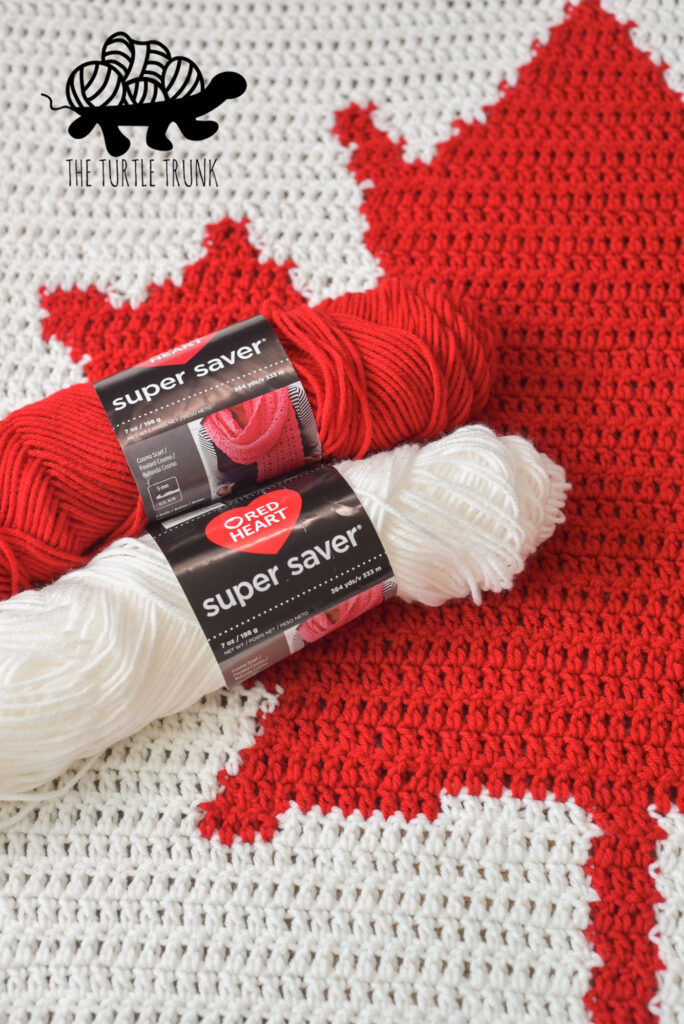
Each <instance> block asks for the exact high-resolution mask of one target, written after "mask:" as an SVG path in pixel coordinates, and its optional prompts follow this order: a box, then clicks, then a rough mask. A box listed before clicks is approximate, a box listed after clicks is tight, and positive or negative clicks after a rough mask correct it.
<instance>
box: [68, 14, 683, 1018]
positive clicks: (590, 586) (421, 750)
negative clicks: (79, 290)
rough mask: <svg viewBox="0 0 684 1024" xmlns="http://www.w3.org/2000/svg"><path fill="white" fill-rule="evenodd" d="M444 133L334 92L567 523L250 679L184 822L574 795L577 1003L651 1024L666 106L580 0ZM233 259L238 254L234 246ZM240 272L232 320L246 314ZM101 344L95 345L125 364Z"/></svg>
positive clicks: (224, 823) (663, 745) (674, 158)
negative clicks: (476, 588)
mask: <svg viewBox="0 0 684 1024" xmlns="http://www.w3.org/2000/svg"><path fill="white" fill-rule="evenodd" d="M456 128H457V134H455V137H454V138H452V139H451V140H450V141H448V142H446V143H444V144H443V145H441V146H440V147H439V151H438V153H437V156H436V157H435V159H434V160H433V161H432V162H431V163H430V164H429V165H425V164H423V163H416V164H412V165H407V164H406V163H404V161H403V160H402V154H401V145H397V146H395V145H393V144H392V143H391V142H390V141H389V140H388V139H387V138H386V136H385V135H383V134H382V133H381V132H379V131H377V130H376V129H375V128H374V126H373V122H372V116H371V111H370V110H361V109H359V108H358V107H352V108H350V109H349V110H347V111H344V112H343V113H342V114H340V116H339V118H338V129H337V130H338V133H339V136H340V139H341V140H342V142H343V143H345V144H348V143H350V142H355V143H356V144H357V146H358V148H357V149H356V150H354V151H353V153H352V154H351V157H350V162H351V167H352V169H353V171H354V173H355V174H356V176H357V177H358V179H359V180H362V179H372V181H373V182H374V185H375V187H374V188H372V189H370V190H369V191H367V192H366V193H365V197H366V201H365V204H364V213H365V215H366V217H367V219H368V222H369V225H370V227H369V231H368V234H367V244H368V246H369V248H370V249H371V251H372V252H373V253H375V254H376V256H377V257H378V259H379V260H380V261H381V263H382V266H383V267H384V269H385V270H386V271H387V272H400V273H403V274H405V275H407V276H408V277H411V278H420V277H422V276H423V275H426V274H438V275H441V276H442V277H444V278H445V279H447V280H452V281H455V282H458V283H460V284H461V285H464V286H465V288H466V289H467V291H468V292H469V294H470V296H471V297H472V298H474V299H475V300H476V301H477V302H480V303H481V304H483V305H484V306H485V307H486V306H489V307H491V308H492V309H493V310H494V311H495V313H496V315H497V316H498V317H499V318H500V320H501V321H502V322H503V324H504V325H505V329H506V337H505V342H504V348H503V353H502V360H501V362H502V367H503V369H502V372H501V374H500V379H499V384H498V387H497V390H496V394H495V395H494V396H493V398H492V400H491V401H490V402H489V405H488V408H487V414H486V418H487V419H488V421H489V422H490V423H491V424H492V425H493V426H494V427H496V428H497V429H498V430H500V431H511V432H522V433H524V434H527V435H528V436H530V437H531V438H532V439H533V440H534V441H535V442H536V443H537V444H538V445H539V446H540V447H541V448H543V449H544V450H545V451H547V452H549V454H551V455H552V456H553V457H555V458H557V459H559V460H560V461H562V462H563V463H564V465H565V466H566V467H567V470H568V475H569V477H570V479H571V481H572V483H573V491H572V493H571V496H570V501H569V505H568V521H567V524H566V526H565V527H564V528H562V529H560V530H559V531H558V532H557V533H556V535H555V537H554V538H553V539H552V540H551V541H550V542H549V543H548V544H547V545H545V547H544V548H543V549H542V551H541V553H540V554H539V556H538V557H537V558H535V559H533V560H532V561H531V563H530V564H529V566H528V571H527V572H526V574H525V575H524V576H523V577H522V578H521V580H520V582H519V584H518V586H517V587H516V589H515V590H514V591H513V592H512V593H510V594H508V595H505V596H500V597H491V596H490V597H488V598H487V599H486V601H485V604H484V606H483V607H482V608H475V607H474V606H472V605H471V604H469V603H467V602H458V603H455V604H454V605H452V606H450V607H448V608H443V609H438V610H433V611H427V610H425V609H418V608H412V607H403V606H401V605H399V604H397V603H393V604H388V605H385V606H382V607H380V608H378V609H375V610H373V611H371V612H369V613H368V615H367V616H365V618H364V619H363V620H357V621H356V622H354V623H351V624H349V625H348V626H347V627H345V629H344V630H342V631H339V632H337V633H335V634H333V635H332V636H331V637H329V638H328V639H325V640H322V641H320V642H319V643H318V644H316V645H315V646H314V647H312V648H311V649H308V650H306V651H303V652H300V653H299V654H298V655H295V656H294V657H293V658H291V659H290V660H288V661H287V662H284V663H281V664H280V665H278V667H277V670H275V671H273V672H272V673H270V674H268V675H267V676H265V677H264V681H265V682H266V683H267V685H269V686H274V685H275V682H276V679H277V681H278V682H279V683H280V684H281V685H282V687H283V691H284V692H283V695H282V697H281V700H280V703H279V706H278V708H277V710H276V711H275V713H274V714H273V715H272V716H271V717H270V718H268V719H266V720H265V721H264V723H263V724H264V732H263V735H261V736H260V737H259V738H258V739H257V741H256V742H255V744H254V746H253V747H251V748H250V749H248V750H246V751H244V754H243V765H242V768H241V770H240V772H239V774H238V775H237V776H235V777H228V776H227V775H226V774H225V773H224V774H223V775H222V776H221V779H220V781H221V783H222V785H223V786H224V792H222V793H221V794H220V795H219V796H218V797H217V798H216V800H215V801H213V802H212V803H211V804H209V805H207V808H206V812H207V813H206V818H205V821H204V823H203V826H202V827H203V831H204V833H205V834H207V835H208V834H210V833H211V832H212V831H213V830H214V829H218V830H219V833H220V835H221V838H222V839H223V840H224V841H225V842H227V843H229V842H231V840H232V839H233V837H234V836H235V835H239V836H241V837H242V838H243V839H245V840H251V839H252V838H253V837H254V836H255V835H256V833H257V832H259V833H261V834H262V835H263V836H264V837H266V838H268V837H270V836H272V835H273V832H274V830H275V828H276V826H277V820H278V815H279V814H281V813H283V812H284V811H286V810H287V808H288V806H289V804H290V802H291V801H296V803H297V804H298V805H299V807H300V808H302V809H303V810H308V809H310V808H311V807H312V806H314V805H315V804H319V805H320V806H321V807H322V809H323V810H324V811H327V810H329V809H330V808H331V807H333V806H338V807H340V808H342V810H343V811H344V812H345V813H347V814H349V813H351V811H353V810H354V809H355V808H360V809H361V810H362V812H363V813H364V814H366V815H369V814H370V813H371V812H372V811H373V810H374V809H376V808H380V809H381V811H382V812H383V813H384V814H386V815H390V814H392V813H393V812H395V811H397V810H400V811H401V812H402V813H403V814H404V815H405V816H406V817H407V818H411V817H413V816H415V815H416V814H418V813H423V814H426V815H428V816H429V817H431V818H434V817H435V816H436V815H437V813H438V811H439V794H440V791H441V790H442V789H446V790H447V792H449V793H453V794H455V793H457V792H458V791H459V789H460V787H461V786H466V787H467V789H468V791H469V792H471V793H475V794H476V793H478V792H479V791H480V790H481V789H482V788H483V787H486V788H487V789H488V790H489V792H490V793H491V794H493V795H495V796H496V795H500V794H501V792H502V789H503V787H504V786H509V787H510V788H511V789H512V791H513V793H514V794H516V795H522V793H523V792H525V791H526V790H530V791H531V792H532V793H533V794H534V795H535V796H537V797H539V798H541V797H543V796H544V794H545V793H547V791H552V792H553V793H554V794H555V795H556V797H557V798H559V799H561V800H566V799H569V798H570V797H572V798H574V799H575V800H576V801H577V802H578V804H580V805H581V806H582V807H583V808H585V809H586V810H587V811H588V812H589V813H591V814H592V816H593V818H594V820H595V821H596V822H597V823H598V825H599V826H600V827H601V828H602V829H603V832H604V835H603V836H601V837H600V838H598V839H597V840H596V841H595V842H594V845H593V854H592V857H591V859H590V861H589V863H588V865H587V870H588V872H589V874H590V876H591V879H592V883H593V885H594V887H595V889H596V890H597V892H598V894H599V896H600V902H599V903H597V904H594V905H593V907H592V921H591V925H590V928H589V930H588V937H589V938H590V940H591V941H592V942H593V944H594V946H595V948H596V949H597V951H598V953H599V954H600V955H601V957H602V958H603V961H604V966H603V967H602V968H599V969H597V970H596V972H595V974H594V979H593V987H592V989H591V991H590V992H589V993H588V994H587V997H586V1003H587V1006H588V1007H589V1008H590V1009H591V1010H592V1011H593V1014H594V1019H595V1020H596V1021H598V1022H608V1021H610V1022H628V1021H629V1022H630V1024H631V1022H634V1021H648V1020H652V1019H653V1018H652V1016H651V1014H650V1012H649V1010H648V1002H649V1000H650V998H651V997H652V995H653V993H654V991H655V976H654V972H655V971H656V969H658V967H659V966H660V964H659V960H658V956H657V950H656V949H655V947H654V946H653V944H652V943H651V942H650V940H649V938H648V933H649V930H650V928H651V927H652V925H653V923H654V914H653V904H654V902H655V901H656V900H657V899H658V894H657V891H656V889H655V886H654V883H653V881H652V879H651V877H650V875H649V874H648V871H647V868H648V866H649V864H651V863H652V861H653V856H654V845H655V841H656V840H657V839H658V838H659V837H660V836H661V835H662V833H661V832H660V830H659V828H658V827H657V826H656V825H655V823H654V821H653V820H652V818H651V817H650V816H649V814H648V806H649V803H650V802H651V801H653V802H655V804H656V805H657V806H658V808H659V809H661V810H666V809H667V808H668V807H669V805H670V802H671V801H675V802H676V803H677V805H678V806H679V807H680V809H684V791H683V788H682V779H683V777H684V775H683V769H684V707H683V705H682V701H681V693H680V685H681V679H682V672H681V638H680V629H679V624H680V617H681V609H682V603H681V598H682V588H681V583H680V581H679V579H678V577H677V572H676V570H675V564H676V559H677V557H678V555H679V554H680V551H681V544H680V538H681V525H682V521H683V519H684V516H683V515H682V508H681V486H680V477H681V468H680V464H679V461H678V458H677V455H678V452H679V451H681V440H682V438H681V423H680V421H679V419H678V418H677V408H678V402H679V401H680V400H681V383H682V374H681V360H680V354H681V348H682V337H683V334H684V331H683V322H682V316H681V309H682V299H683V297H684V296H683V295H682V291H683V285H682V276H681V258H682V239H684V213H683V211H682V205H681V201H680V197H681V195H682V193H683V191H684V189H683V185H684V182H683V181H682V177H683V172H682V151H683V143H682V139H683V138H684V111H683V108H682V103H681V101H680V99H679V98H678V97H676V96H674V95H673V94H672V93H671V92H670V91H669V90H668V89H667V87H666V86H665V84H664V82H663V78H662V72H661V70H659V69H657V68H655V67H654V66H653V64H652V63H651V62H650V61H649V59H648V58H647V57H646V56H645V55H643V54H641V53H639V52H637V51H636V50H635V49H634V47H633V46H632V44H631V42H630V39H629V35H628V31H627V29H626V28H623V27H620V26H619V25H618V24H617V23H616V22H615V21H614V19H613V18H611V17H610V16H608V15H606V14H604V13H603V12H601V11H600V9H599V8H598V5H597V4H596V3H595V2H593V0H591V2H587V3H585V4H583V5H582V6H581V7H580V8H579V9H578V10H576V11H575V12H572V13H570V14H569V16H568V19H567V21H566V22H565V24H563V25H562V26H560V27H559V28H557V29H556V30H555V31H554V32H553V33H552V36H551V40H550V42H549V44H548V46H547V47H546V48H544V49H541V50H540V51H539V53H538V55H537V56H536V58H535V59H534V60H533V61H532V63H531V64H530V65H529V66H528V67H527V68H525V69H523V70H522V71H521V73H520V76H519V82H518V84H517V85H516V87H515V88H514V89H510V90H507V91H506V92H505V94H504V95H503V97H502V99H501V101H500V102H499V104H498V105H497V106H496V107H494V108H493V109H492V110H490V111H489V115H488V119H487V123H486V124H485V125H481V124H475V125H466V124H459V125H457V126H456ZM238 241H239V239H238ZM225 259H226V264H227V267H226V273H231V274H233V273H235V272H236V268H237V267H238V266H241V263H240V261H241V260H244V259H245V253H244V251H243V247H241V245H240V244H235V245H234V247H233V249H232V251H231V252H230V253H229V252H226V254H225ZM247 266H248V269H247V270H246V271H245V275H246V277H248V278H249V279H250V282H251V283H250V288H251V287H252V285H253V287H254V289H255V292H258V289H259V288H261V287H265V288H267V289H269V288H274V289H276V290H280V291H281V292H282V291H285V290H286V289H287V288H289V285H288V284H287V281H286V277H287V275H286V274H285V271H284V270H282V273H281V271H280V269H278V270H276V269H275V268H273V266H271V267H270V268H269V269H268V270H266V271H264V273H265V275H266V279H265V280H264V281H258V280H257V279H256V277H255V272H254V269H253V267H252V266H251V264H248V265H247ZM192 273H193V268H190V270H189V271H188V274H190V275H191V274H192ZM210 284H211V283H210V282H207V281H205V280H202V279H199V280H198V281H197V282H196V283H193V284H192V285H189V286H188V288H187V290H186V291H185V293H184V295H183V296H182V301H183V302H184V303H187V304H188V310H189V311H188V314H187V315H188V316H190V315H192V310H193V309H195V308H201V309H202V310H207V311H210V315H213V310H212V305H211V302H212V300H211V297H210V294H209V293H210ZM250 288H246V289H245V290H244V294H243V295H242V296H240V297H239V298H237V299H236V300H235V303H234V305H233V307H232V308H233V310H235V312H236V313H237V312H240V311H242V312H245V313H249V312H251V311H252V309H253V307H254V302H255V292H252V291H250ZM257 297H258V298H261V297H262V293H258V296H257ZM50 301H51V300H50ZM63 301H65V302H66V299H64V300H63ZM84 302H85V300H84ZM240 302H244V308H243V309H242V310H240V309H239V306H240ZM152 308H153V307H150V309H152ZM51 309H52V312H53V314H55V307H54V305H51ZM69 310H71V311H72V312H71V313H70V312H69ZM87 315H88V314H87V313H86V312H85V310H84V311H83V312H81V313H79V314H78V316H77V319H76V321H74V319H73V306H72V305H71V304H70V303H66V306H65V310H64V318H63V323H64V324H66V323H69V324H70V326H71V329H70V330H69V333H68V337H69V338H70V339H73V338H74V337H83V338H87V343H86V347H87V350H88V351H91V353H92V354H93V355H94V356H95V355H97V352H98V349H97V344H98V343H97V341H95V331H94V330H92V329H91V326H90V324H89V323H88V322H87ZM180 315H181V314H180V307H178V316H180ZM159 326H160V325H159V324H158V323H155V322H154V321H152V322H146V329H149V330H150V331H155V330H156V329H157V328H158V327H159ZM57 333H61V332H59V331H58V332H57ZM185 333H188V332H185ZM63 336H64V335H63ZM124 344H125V345H126V347H127V354H126V356H125V361H126V362H128V361H130V355H132V354H136V353H135V351H134V350H135V341H134V340H133V338H132V337H130V338H129V337H127V338H126V339H125V340H124ZM107 345H108V346H109V349H110V350H109V351H108V352H105V353H103V355H102V356H101V357H100V356H98V358H99V359H100V365H101V366H102V369H105V368H107V369H110V368H114V367H118V366H119V365H120V357H119V355H118V354H117V353H116V352H114V351H113V345H114V342H113V340H112V339H111V337H110V340H109V341H108V342H107ZM80 351H82V350H80ZM80 351H79V350H77V351H76V352H75V355H76V357H78V355H79V354H80Z"/></svg>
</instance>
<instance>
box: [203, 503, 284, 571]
mask: <svg viewBox="0 0 684 1024" xmlns="http://www.w3.org/2000/svg"><path fill="white" fill-rule="evenodd" d="M301 510H302V496H301V494H298V493H297V491H289V490H287V488H283V489H282V490H280V491H269V492H268V493H267V494H262V495H260V496H259V497H258V498H255V499H254V501H251V502H250V503H249V505H240V507H239V508H227V509H225V510H224V511H223V512H220V513H219V514H218V515H217V516H214V518H213V519H212V520H210V521H209V522H208V523H207V525H206V527H205V530H204V532H205V533H206V535H207V537H208V538H209V540H210V541H211V542H212V544H218V545H219V546H220V547H222V548H231V549H232V550H233V551H249V552H250V553H251V554H254V555H277V554H278V552H279V551H280V549H281V548H282V546H283V544H284V543H285V541H286V540H287V538H288V537H289V536H290V534H291V533H292V528H293V526H294V524H295V523H296V522H297V519H298V518H299V513H300V512H301Z"/></svg>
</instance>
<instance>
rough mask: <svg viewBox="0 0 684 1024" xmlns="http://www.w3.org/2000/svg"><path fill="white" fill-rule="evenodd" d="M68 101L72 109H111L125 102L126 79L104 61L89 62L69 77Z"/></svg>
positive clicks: (67, 87) (76, 69) (81, 65)
mask: <svg viewBox="0 0 684 1024" xmlns="http://www.w3.org/2000/svg"><path fill="white" fill-rule="evenodd" d="M66 94H67V99H68V101H69V104H70V106H72V107H111V106H116V105H117V104H119V103H123V102H124V98H125V90H124V79H123V78H122V76H121V73H120V72H119V71H118V69H117V68H116V67H114V66H113V65H111V64H106V63H105V62H104V61H97V60H94V61H87V62H86V63H85V64H80V65H79V66H78V67H77V68H75V69H74V70H73V71H72V72H71V74H70V75H69V80H68V81H67V86H66Z"/></svg>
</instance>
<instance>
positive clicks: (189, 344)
mask: <svg viewBox="0 0 684 1024" xmlns="http://www.w3.org/2000/svg"><path fill="white" fill-rule="evenodd" d="M213 337H214V335H213V334H206V335H204V336H203V337H201V338H193V340H192V341H186V342H184V343H183V344H182V345H177V346H176V347H175V348H172V349H170V350H169V351H168V352H159V353H157V355H153V356H150V358H149V359H146V360H145V361H144V362H142V363H138V366H137V367H136V369H138V368H139V367H142V366H185V364H186V363H189V362H190V360H191V359H192V357H193V356H194V355H196V354H197V353H198V352H199V351H200V350H201V349H203V348H204V346H205V345H206V344H207V342H209V341H211V339H212V338H213Z"/></svg>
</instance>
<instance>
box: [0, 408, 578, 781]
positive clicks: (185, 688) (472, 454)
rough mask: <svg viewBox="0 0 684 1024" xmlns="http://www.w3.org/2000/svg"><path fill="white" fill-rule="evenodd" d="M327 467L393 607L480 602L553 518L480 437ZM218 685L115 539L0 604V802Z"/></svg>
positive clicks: (514, 447) (522, 463)
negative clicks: (368, 544) (384, 570)
mask: <svg viewBox="0 0 684 1024" xmlns="http://www.w3.org/2000/svg"><path fill="white" fill-rule="evenodd" d="M338 469H339V471H340V472H341V473H342V475H343V476H344V477H345V479H346V480H347V481H348V483H349V484H350V485H351V487H352V488H353V489H354V490H355V491H356V493H357V495H358V496H359V498H360V499H361V502H362V504H363V506H364V508H365V509H366V512H367V513H368V515H369V517H370V519H371V521H372V522H373V524H374V526H375V528H376V530H377V532H378V534H379V536H380V539H381V541H382V543H383V546H384V548H385V550H386V552H387V555H388V557H389V560H390V564H391V565H392V568H393V571H394V576H395V580H396V583H397V597H399V598H400V599H401V600H403V601H405V602H420V603H421V604H425V605H432V606H437V605H441V604H443V603H444V602H446V601H450V600H452V599H454V598H466V597H470V598H472V600H473V601H475V602H476V603H479V602H480V601H481V600H482V594H483V592H484V591H486V590H490V591H494V592H498V591H502V590H505V589H507V588H509V587H511V586H512V584H513V580H514V578H515V576H516V575H517V574H518V573H519V572H520V571H521V570H522V568H523V564H524V561H525V558H526V557H527V556H528V555H530V554H531V553H532V552H533V551H534V550H535V549H536V548H537V547H538V546H539V545H540V544H541V543H543V541H545V540H546V539H547V538H548V537H549V536H550V535H551V533H552V532H553V530H554V528H555V526H556V524H557V523H559V522H562V520H563V513H562V508H563V504H564V501H565V495H566V491H567V487H568V485H567V483H566V480H565V474H564V472H563V470H562V468H561V467H560V466H558V465H556V464H555V463H554V462H552V461H551V459H549V458H548V457H547V456H545V455H543V454H540V453H539V452H537V451H536V450H535V449H534V447H533V446H532V445H531V444H530V443H529V442H528V441H525V440H523V439H522V438H520V437H503V438H497V436H496V435H495V434H494V433H493V432H492V431H491V430H489V429H488V428H487V427H484V426H468V427H463V428H461V429H460V430H457V431H455V432H454V433H452V434H450V435H447V436H446V437H443V438H440V439H439V440H438V441H434V442H433V443H432V444H429V445H426V446H424V447H421V446H419V445H403V446H401V447H399V448H396V449H395V450H393V451H390V452H383V453H379V454H376V455H372V456H369V457H368V458H367V459H364V460H362V461H356V462H355V461H346V462H343V463H340V464H339V466H338ZM297 656H299V655H297ZM303 656H305V655H303ZM222 686H223V676H222V674H221V672H220V670H219V667H218V664H217V662H216V660H215V659H214V656H213V655H212V653H211V651H210V648H209V645H208V643H207V641H206V639H205V637H204V634H203V632H202V630H201V628H200V626H199V623H198V622H197V620H196V618H195V615H194V613H193V612H192V609H191V607H190V604H189V602H188V601H187V599H186V598H185V595H184V593H183V591H182V589H181V587H180V584H179V583H178V581H177V580H176V577H175V576H174V573H173V571H172V570H171V568H170V566H169V564H168V562H167V561H166V558H165V557H164V555H163V554H162V553H161V551H160V550H159V548H158V547H157V545H156V543H155V542H154V541H153V540H152V539H151V537H150V536H149V535H147V534H146V535H145V536H143V537H141V538H139V539H134V538H124V539H121V540H118V541H116V542H115V543H113V544H112V545H111V546H110V547H108V548H107V549H106V550H104V551H102V552H101V553H100V554H99V555H97V556H96V557H95V558H94V559H93V560H92V562H91V563H90V564H89V565H87V566H85V567H83V568H82V569H78V570H75V571H73V572H71V573H68V574H67V575H65V576H64V577H63V578H62V579H61V580H58V581H57V582H56V583H53V584H51V585H50V586H48V587H45V588H43V589H42V590H38V591H34V592H27V593H24V594H19V595H17V596H16V597H13V598H12V599H11V600H9V601H6V602H5V603H4V604H2V605H0V798H4V799H10V798H12V797H15V796H20V795H21V794H24V793H26V792H27V791H29V790H31V789H33V788H35V787H36V786H39V785H41V784H42V783H45V782H48V781H49V780H50V779H53V778H55V777H56V776H57V775H58V774H59V773H60V772H62V771H63V770H64V769H66V768H67V767H68V766H69V765H71V764H72V763H73V762H74V761H75V760H78V759H79V758H83V757H89V756H92V755H94V754H99V753H101V752H102V751H103V750H105V749H106V748H107V747H108V746H110V745H111V744H112V743H114V742H116V741H117V740H119V739H122V738H124V737H126V736H130V735H132V734H133V733H134V732H136V731H137V730H139V729H140V728H142V727H143V726H144V725H147V724H148V723H149V722H151V721H153V720H154V719H156V718H160V717H163V716H165V715H170V714H173V713H174V712H177V711H180V710H182V709H184V708H187V707H189V706H190V705H192V704H193V703H194V702H195V701H197V700H198V699H199V698H200V697H202V696H204V695H205V694H207V693H210V692H211V691H213V690H217V689H219V688H221V687H222Z"/></svg>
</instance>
